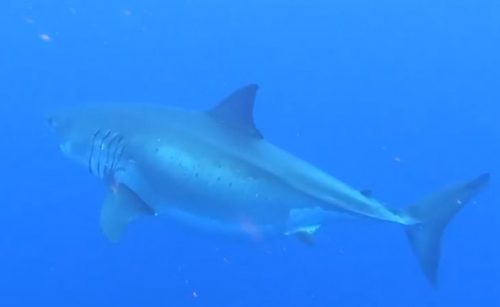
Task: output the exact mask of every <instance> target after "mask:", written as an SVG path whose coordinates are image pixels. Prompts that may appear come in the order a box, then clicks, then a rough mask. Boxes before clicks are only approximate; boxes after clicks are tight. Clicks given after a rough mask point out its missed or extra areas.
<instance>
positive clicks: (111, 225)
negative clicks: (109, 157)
mask: <svg viewBox="0 0 500 307" xmlns="http://www.w3.org/2000/svg"><path fill="white" fill-rule="evenodd" d="M142 215H154V210H153V209H152V208H151V207H149V206H148V205H147V204H146V203H145V202H144V201H143V200H142V199H141V198H140V197H139V196H137V194H135V193H134V192H133V191H132V190H130V189H129V188H128V187H126V186H124V185H120V186H118V187H116V188H114V189H112V190H110V191H109V193H108V195H107V196H106V199H105V200H104V203H103V205H102V209H101V228H102V231H103V232H104V235H105V236H106V237H107V238H108V239H109V240H110V241H113V242H117V241H119V240H120V238H121V236H122V234H123V232H124V231H125V229H126V227H127V225H128V224H129V223H130V222H132V221H133V220H135V219H136V218H138V217H139V216H142Z"/></svg>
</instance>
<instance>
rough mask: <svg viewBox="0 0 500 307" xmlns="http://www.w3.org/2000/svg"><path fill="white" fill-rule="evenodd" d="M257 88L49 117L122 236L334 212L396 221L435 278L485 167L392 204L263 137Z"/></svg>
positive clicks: (251, 231)
mask: <svg viewBox="0 0 500 307" xmlns="http://www.w3.org/2000/svg"><path fill="white" fill-rule="evenodd" d="M256 92H257V86H256V85H253V84H251V85H247V86H245V87H243V88H241V89H239V90H238V91H236V92H234V93H233V94H231V95H230V96H228V97H227V98H226V99H224V100H223V101H222V102H220V103H219V104H218V105H216V106H215V107H214V108H212V109H210V110H208V111H188V110H182V109H177V108H172V107H167V106H160V105H142V104H135V105H134V104H129V105H126V104H103V105H88V106H81V107H78V108H74V109H70V110H65V111H61V112H59V113H57V114H53V115H51V116H49V117H48V118H47V121H48V124H49V126H50V127H51V129H52V130H53V131H54V132H55V133H56V135H57V136H58V137H59V139H60V141H61V145H60V147H61V150H62V151H63V153H64V154H65V155H66V156H68V157H69V158H71V159H73V160H75V161H77V162H78V163H79V164H81V165H82V166H83V167H85V168H86V169H88V171H89V172H90V173H91V174H93V175H95V176H97V177H99V178H101V179H102V180H103V182H104V183H105V184H106V186H107V187H108V193H107V196H106V198H105V201H104V203H103V206H102V211H101V227H102V229H103V232H104V234H105V235H106V237H107V238H109V239H110V240H111V241H118V240H119V239H120V238H121V236H122V234H123V232H124V230H125V229H126V227H127V225H128V224H129V223H130V222H131V221H133V220H134V219H136V218H138V217H141V216H156V215H165V216H167V217H170V218H174V219H177V220H180V221H182V222H184V223H187V224H191V225H193V226H196V227H200V228H203V229H212V230H213V229H216V230H220V231H225V232H227V233H230V232H232V233H242V234H247V235H250V236H259V237H261V236H267V235H272V234H275V235H276V234H284V235H296V236H297V237H298V238H301V239H302V240H303V241H304V242H306V243H312V237H313V235H314V232H315V231H316V230H317V229H318V228H319V227H320V226H321V225H322V224H324V223H327V222H328V221H329V220H331V218H332V217H334V216H336V215H339V214H341V215H351V216H359V217H366V218H370V219H373V220H379V221H386V222H391V223H397V224H401V225H402V226H403V227H404V228H405V231H406V232H407V235H408V238H409V241H410V243H411V245H412V247H413V250H414V252H415V254H416V255H417V257H418V259H419V262H420V264H421V267H422V269H423V271H424V273H425V275H426V276H427V278H428V279H429V280H430V281H431V282H432V283H433V284H436V282H437V270H438V264H439V253H440V241H441V237H442V234H443V232H444V229H445V227H446V225H447V224H448V222H449V221H450V220H451V219H452V217H453V216H454V215H455V213H457V212H458V211H459V210H460V209H461V208H462V207H463V206H464V205H465V204H466V203H467V202H468V201H469V200H470V199H471V198H472V197H474V196H475V195H476V194H477V193H478V192H479V191H480V190H481V189H482V188H483V187H485V186H486V185H487V183H488V182H489V177H490V176H489V174H483V175H480V176H479V177H477V178H475V179H473V180H471V181H468V182H465V183H459V184H456V185H453V186H450V187H448V188H446V189H443V190H441V191H439V192H437V193H434V194H433V195H431V196H430V197H427V198H425V199H424V200H422V201H420V202H417V203H415V204H413V205H410V206H408V207H407V208H405V209H403V210H395V209H392V208H389V207H387V206H385V205H383V204H382V203H381V202H379V201H377V200H376V199H374V198H373V197H371V196H370V195H369V193H367V192H361V191H359V190H356V189H354V188H352V187H350V186H348V185H347V184H345V183H343V182H341V181H339V180H338V179H336V178H334V177H332V176H330V175H328V174H326V173H325V172H323V171H321V170H320V169H318V168H316V167H314V166H313V165H311V164H309V163H307V162H305V161H303V160H301V159H299V158H297V157H295V156H293V155H291V154H290V153H288V152H286V151H284V150H282V149H280V148H278V147H276V146H274V145H272V144H271V143H270V142H268V141H266V140H265V138H264V137H263V136H262V134H261V133H260V131H259V130H258V129H257V128H256V127H255V124H254V120H253V106H254V100H255V96H256Z"/></svg>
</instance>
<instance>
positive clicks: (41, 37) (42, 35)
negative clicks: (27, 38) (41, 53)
mask: <svg viewBox="0 0 500 307" xmlns="http://www.w3.org/2000/svg"><path fill="white" fill-rule="evenodd" d="M40 39H41V40H43V41H44V42H50V41H51V40H52V38H51V37H50V36H49V35H48V34H47V33H42V34H40Z"/></svg>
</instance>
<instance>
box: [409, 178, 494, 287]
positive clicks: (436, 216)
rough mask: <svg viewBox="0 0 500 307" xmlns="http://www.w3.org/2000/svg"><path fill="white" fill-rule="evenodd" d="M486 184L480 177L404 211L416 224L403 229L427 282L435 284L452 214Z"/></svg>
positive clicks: (445, 190) (485, 180)
mask: <svg viewBox="0 0 500 307" xmlns="http://www.w3.org/2000/svg"><path fill="white" fill-rule="evenodd" d="M489 180H490V175H489V174H483V175H481V176H479V177H477V178H475V179H474V180H472V181H469V182H466V183H461V184H457V185H454V186H450V187H448V188H446V189H444V190H441V191H439V192H437V193H434V194H432V195H431V196H430V197H428V198H426V199H424V200H422V201H420V202H418V203H416V204H414V205H412V206H410V207H408V208H407V209H406V214H407V215H408V216H410V217H411V218H413V219H415V220H417V221H420V223H418V224H415V225H411V226H407V228H406V234H407V236H408V239H409V241H410V244H411V246H412V248H413V251H414V253H415V254H416V256H417V258H418V260H419V262H420V266H421V268H422V270H423V272H424V274H425V275H426V277H427V279H429V281H430V282H431V283H432V284H433V285H436V284H437V279H438V267H439V258H440V250H441V238H442V236H443V232H444V231H445V228H446V226H447V225H448V223H449V222H450V220H451V219H452V218H453V217H454V216H455V214H456V213H457V212H458V211H460V209H462V207H463V206H464V205H465V204H466V203H467V202H468V201H469V200H470V199H471V198H473V197H474V196H475V195H476V194H477V193H478V192H479V191H481V190H482V188H484V187H485V186H486V185H487V184H488V182H489Z"/></svg>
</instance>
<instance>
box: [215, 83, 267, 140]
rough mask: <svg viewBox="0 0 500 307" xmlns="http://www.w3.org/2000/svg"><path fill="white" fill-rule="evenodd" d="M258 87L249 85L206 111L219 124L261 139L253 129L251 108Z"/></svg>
mask: <svg viewBox="0 0 500 307" xmlns="http://www.w3.org/2000/svg"><path fill="white" fill-rule="evenodd" d="M257 89H258V86H257V85H256V84H249V85H247V86H244V87H242V88H240V89H239V90H237V91H235V92H234V93H232V94H231V95H229V96H228V97H226V98H225V99H224V100H222V101H221V102H220V103H219V104H218V105H216V106H215V107H214V108H212V109H210V110H209V111H208V114H210V115H211V116H212V117H213V118H215V119H216V120H217V121H218V122H219V123H221V124H223V125H227V126H228V127H229V128H230V129H234V130H237V131H239V132H241V133H245V134H247V135H250V136H253V137H257V138H262V134H261V133H260V132H259V130H257V128H256V127H255V123H254V120H253V107H254V102H255V96H256V94H257Z"/></svg>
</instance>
